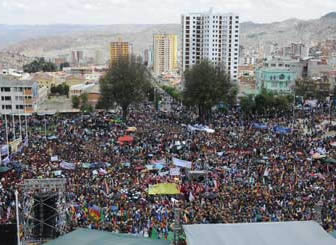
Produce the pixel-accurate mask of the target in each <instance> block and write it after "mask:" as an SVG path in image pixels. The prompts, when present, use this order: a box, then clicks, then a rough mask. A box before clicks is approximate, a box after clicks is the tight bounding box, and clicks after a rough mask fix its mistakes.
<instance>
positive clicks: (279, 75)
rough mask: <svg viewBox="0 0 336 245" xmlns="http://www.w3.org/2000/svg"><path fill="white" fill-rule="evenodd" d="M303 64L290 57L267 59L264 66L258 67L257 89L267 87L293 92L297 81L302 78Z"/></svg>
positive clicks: (277, 91)
mask: <svg viewBox="0 0 336 245" xmlns="http://www.w3.org/2000/svg"><path fill="white" fill-rule="evenodd" d="M302 71H303V65H302V64H301V63H300V62H299V61H297V60H293V59H289V58H272V59H270V60H265V61H264V63H263V65H262V67H259V68H257V69H256V73H255V75H256V85H257V89H258V90H259V91H261V89H266V90H269V91H272V92H276V93H291V92H292V89H293V86H294V85H295V81H296V80H297V79H300V78H302Z"/></svg>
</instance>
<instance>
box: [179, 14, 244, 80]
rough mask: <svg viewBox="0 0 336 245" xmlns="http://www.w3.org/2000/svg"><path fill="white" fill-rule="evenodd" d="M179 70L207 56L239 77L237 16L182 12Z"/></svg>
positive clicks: (236, 77)
mask: <svg viewBox="0 0 336 245" xmlns="http://www.w3.org/2000/svg"><path fill="white" fill-rule="evenodd" d="M182 53H183V54H182V70H183V71H185V70H187V69H189V68H190V67H191V66H193V65H194V64H198V63H199V62H200V61H201V60H204V59H207V60H209V61H211V62H212V63H213V64H214V65H218V66H221V67H222V68H224V69H225V71H227V72H228V74H229V75H230V77H231V79H232V80H233V81H238V62H239V16H238V15H235V14H220V13H213V12H212V11H209V12H207V13H192V14H186V15H182Z"/></svg>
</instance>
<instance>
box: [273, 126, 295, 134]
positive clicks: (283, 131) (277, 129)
mask: <svg viewBox="0 0 336 245" xmlns="http://www.w3.org/2000/svg"><path fill="white" fill-rule="evenodd" d="M273 130H274V132H275V133H277V134H290V133H291V132H292V129H291V128H285V127H281V126H276V127H274V129H273Z"/></svg>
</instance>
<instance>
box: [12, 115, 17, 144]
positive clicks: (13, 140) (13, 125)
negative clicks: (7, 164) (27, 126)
mask: <svg viewBox="0 0 336 245" xmlns="http://www.w3.org/2000/svg"><path fill="white" fill-rule="evenodd" d="M12 119H13V131H14V137H13V141H14V140H15V139H16V135H15V119H14V113H13V114H12Z"/></svg>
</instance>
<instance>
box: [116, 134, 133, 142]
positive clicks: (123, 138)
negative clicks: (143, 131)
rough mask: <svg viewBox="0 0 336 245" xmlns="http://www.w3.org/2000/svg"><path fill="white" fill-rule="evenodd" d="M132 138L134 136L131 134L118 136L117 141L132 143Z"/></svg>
mask: <svg viewBox="0 0 336 245" xmlns="http://www.w3.org/2000/svg"><path fill="white" fill-rule="evenodd" d="M133 140H134V138H133V137H132V136H129V135H125V136H122V137H119V139H118V142H119V143H132V142H133Z"/></svg>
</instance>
